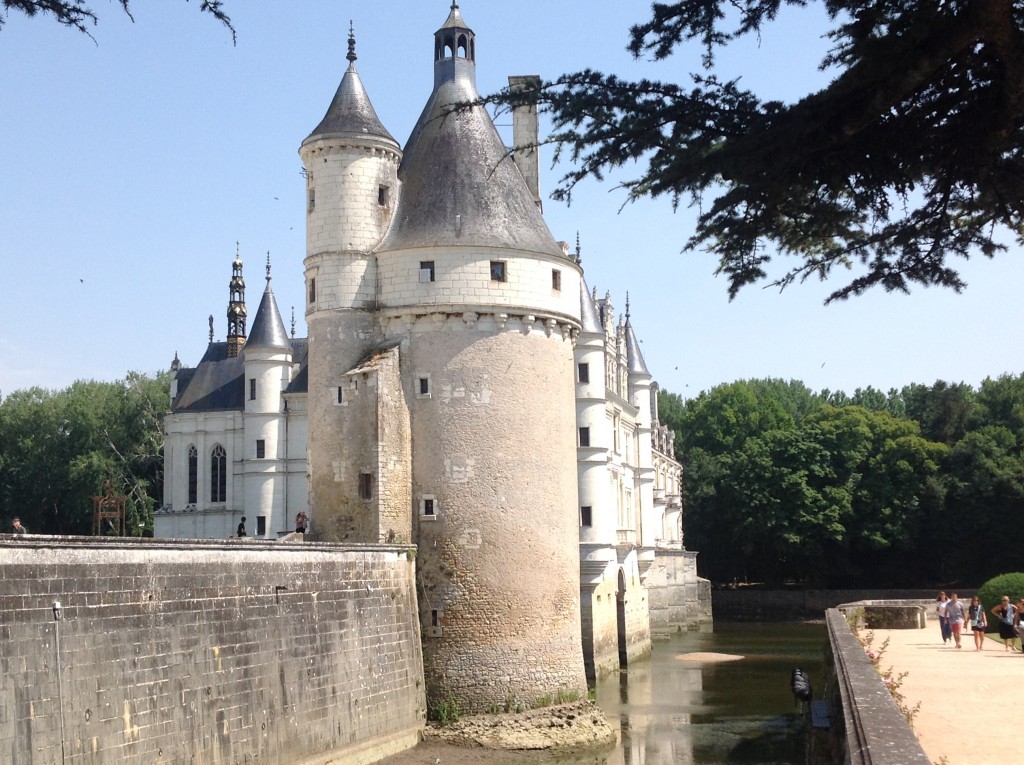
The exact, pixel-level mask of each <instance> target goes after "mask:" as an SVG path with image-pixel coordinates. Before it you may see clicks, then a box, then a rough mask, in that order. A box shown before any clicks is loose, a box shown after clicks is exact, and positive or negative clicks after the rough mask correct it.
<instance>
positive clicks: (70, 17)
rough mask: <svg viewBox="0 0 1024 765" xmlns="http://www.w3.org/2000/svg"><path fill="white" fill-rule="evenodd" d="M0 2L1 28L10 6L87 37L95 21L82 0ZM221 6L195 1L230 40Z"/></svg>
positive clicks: (124, 4)
mask: <svg viewBox="0 0 1024 765" xmlns="http://www.w3.org/2000/svg"><path fill="white" fill-rule="evenodd" d="M117 2H118V4H119V5H120V6H121V9H122V10H123V11H124V12H125V13H126V14H128V18H130V19H132V21H134V20H135V18H134V17H133V16H132V12H131V8H130V7H129V6H130V4H131V0H117ZM186 2H188V0H186ZM0 5H2V7H3V13H0V28H3V25H4V23H5V22H6V21H7V17H8V16H9V15H10V12H11V11H12V10H14V11H20V12H21V13H24V14H25V15H27V16H36V15H42V16H53V18H54V19H56V20H57V21H58V22H59V23H61V24H63V25H64V26H66V27H71V28H72V29H77V30H78V31H79V32H82V33H84V34H86V35H89V36H90V37H91V36H92V35H91V34H90V33H89V27H92V26H96V24H97V23H99V17H98V16H97V15H96V13H95V11H93V10H92V8H91V7H90V6H89V5H88V4H87V3H86V0H0ZM223 6H224V3H223V2H222V0H200V2H199V10H200V11H203V12H205V13H209V14H210V15H211V16H213V17H214V18H215V19H217V20H218V21H220V23H221V24H223V25H224V26H226V27H227V28H228V29H230V30H231V39H232V40H234V39H235V28H234V26H233V25H232V24H231V19H230V17H228V15H227V13H226V12H225V11H224V7H223Z"/></svg>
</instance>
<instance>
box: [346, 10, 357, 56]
mask: <svg viewBox="0 0 1024 765" xmlns="http://www.w3.org/2000/svg"><path fill="white" fill-rule="evenodd" d="M345 58H347V59H348V62H349V63H350V64H354V63H355V62H356V58H357V56H356V33H355V28H354V27H353V26H352V19H349V20H348V55H346V56H345Z"/></svg>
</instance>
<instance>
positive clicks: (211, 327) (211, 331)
mask: <svg viewBox="0 0 1024 765" xmlns="http://www.w3.org/2000/svg"><path fill="white" fill-rule="evenodd" d="M210 342H211V343H212V342H213V314H212V313H211V314H210Z"/></svg>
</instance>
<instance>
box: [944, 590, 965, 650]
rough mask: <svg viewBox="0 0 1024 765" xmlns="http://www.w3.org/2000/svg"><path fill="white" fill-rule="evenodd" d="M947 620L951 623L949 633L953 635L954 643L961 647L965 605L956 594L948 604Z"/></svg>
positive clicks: (951, 596)
mask: <svg viewBox="0 0 1024 765" xmlns="http://www.w3.org/2000/svg"><path fill="white" fill-rule="evenodd" d="M946 619H947V620H948V621H949V631H950V632H951V633H952V635H953V642H954V643H956V647H957V648H959V647H960V633H961V632H963V630H964V604H963V603H961V602H960V600H959V597H958V596H957V594H956V593H955V592H954V593H953V594H952V595H950V597H949V602H948V603H947V604H946Z"/></svg>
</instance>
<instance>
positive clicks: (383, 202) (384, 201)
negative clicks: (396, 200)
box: [377, 186, 391, 207]
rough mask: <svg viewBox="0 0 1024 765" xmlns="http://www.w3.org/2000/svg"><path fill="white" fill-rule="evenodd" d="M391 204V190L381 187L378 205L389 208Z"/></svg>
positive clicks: (378, 191)
mask: <svg viewBox="0 0 1024 765" xmlns="http://www.w3.org/2000/svg"><path fill="white" fill-rule="evenodd" d="M390 202H391V189H389V188H388V187H387V186H380V187H379V188H378V189H377V204H379V205H380V206H381V207H387V206H388V204H390Z"/></svg>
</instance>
